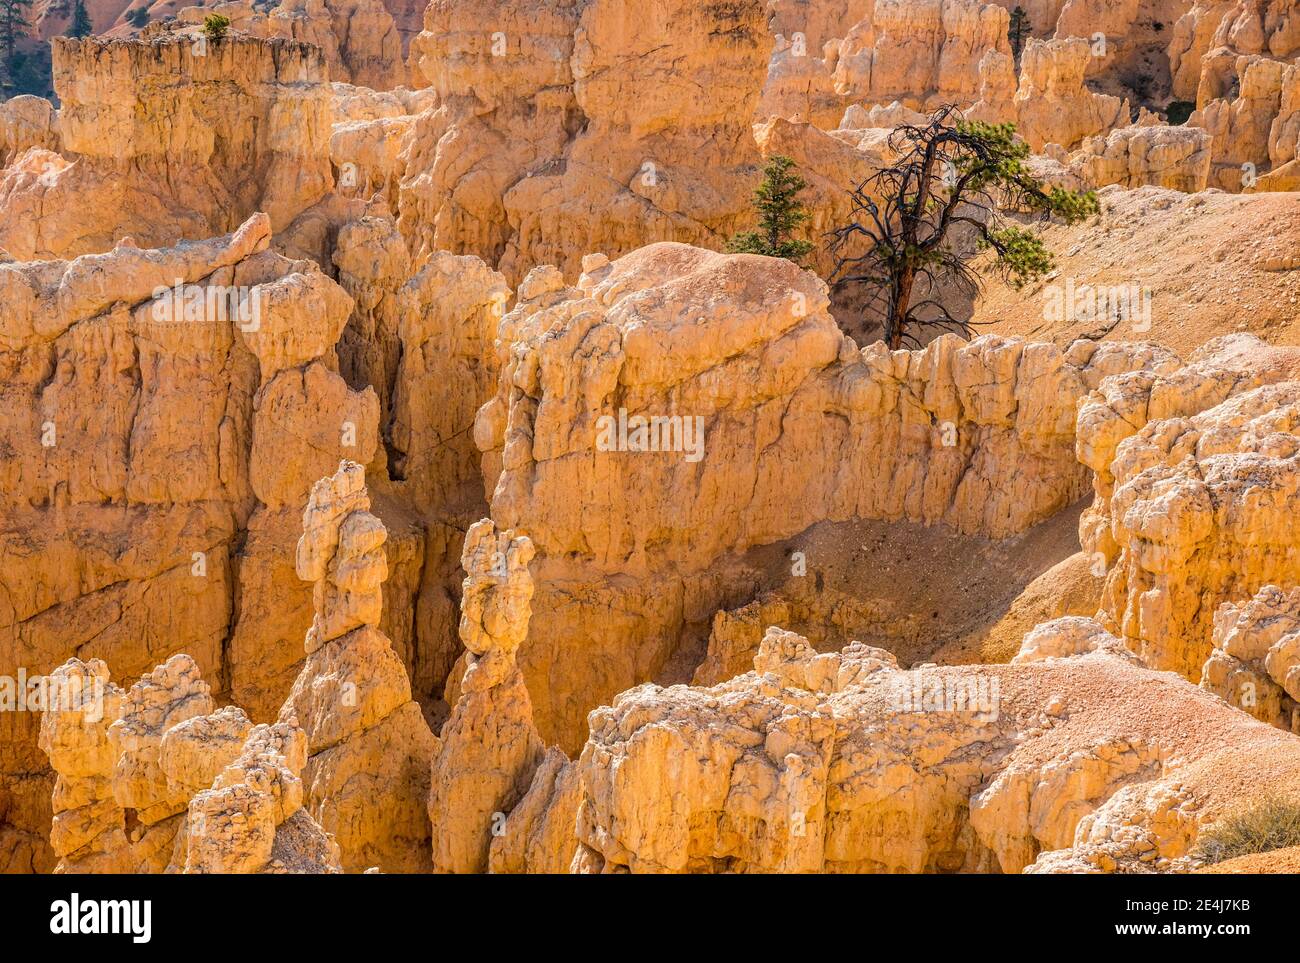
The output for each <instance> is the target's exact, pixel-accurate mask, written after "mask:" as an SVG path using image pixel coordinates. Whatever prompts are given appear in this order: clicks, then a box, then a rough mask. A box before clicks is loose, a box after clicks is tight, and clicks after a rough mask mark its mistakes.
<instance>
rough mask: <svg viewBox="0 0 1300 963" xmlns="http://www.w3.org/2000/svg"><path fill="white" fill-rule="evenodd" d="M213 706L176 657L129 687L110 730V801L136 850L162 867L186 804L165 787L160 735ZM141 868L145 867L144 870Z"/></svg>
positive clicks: (194, 669) (193, 668) (195, 675)
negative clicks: (136, 827) (130, 829)
mask: <svg viewBox="0 0 1300 963" xmlns="http://www.w3.org/2000/svg"><path fill="white" fill-rule="evenodd" d="M214 708H215V704H214V703H213V700H212V695H211V691H210V690H209V688H208V684H207V683H206V682H204V681H203V678H202V675H201V674H200V672H199V667H198V665H197V664H196V663H195V662H194V660H193V659H191V658H190V657H189V656H186V655H174V656H172V657H171V658H170V659H168V660H167V661H166V662H165V663H163V664H162V665H160V666H158V667H157V668H155V669H154V670H153V671H152V672H150V673H149V674H148V675H146V676H144V678H142V679H141V680H140V681H139V682H137V683H135V685H133V686H131V688H130V689H129V690H127V693H126V695H125V697H124V698H123V700H122V715H121V716H120V717H119V718H118V719H117V720H116V721H115V722H114V723H113V724H112V725H111V726H109V727H108V742H109V745H110V746H111V747H112V749H113V752H114V753H115V754H116V756H117V763H116V765H115V766H114V769H113V798H114V799H116V800H117V803H118V805H119V806H121V807H122V809H123V811H124V812H126V813H127V814H128V815H129V817H130V819H131V820H132V821H135V820H138V822H139V824H140V826H141V831H140V834H139V837H138V838H136V837H135V834H134V833H133V834H132V837H133V838H132V842H133V843H136V848H137V850H144V851H147V852H149V853H150V854H152V853H154V852H156V853H158V854H159V862H160V863H161V866H158V867H157V868H155V871H157V869H160V868H161V867H162V866H165V865H166V863H167V857H168V856H170V854H171V846H172V840H173V839H174V837H175V834H176V830H177V822H178V820H177V819H176V818H174V817H176V816H177V815H178V814H179V813H181V812H183V811H184V809H185V806H186V803H187V802H188V801H189V800H188V799H186V798H185V797H184V795H183V794H181V793H180V792H179V791H178V789H176V788H173V787H171V786H169V785H168V781H167V775H166V773H165V772H164V771H163V767H162V758H161V757H162V740H163V735H164V733H166V731H167V730H168V729H170V728H171V727H172V726H175V725H177V724H179V723H181V722H184V721H185V720H187V719H192V718H194V717H196V716H203V715H207V714H208V713H210V712H212V710H213V709H214ZM142 868H144V867H142Z"/></svg>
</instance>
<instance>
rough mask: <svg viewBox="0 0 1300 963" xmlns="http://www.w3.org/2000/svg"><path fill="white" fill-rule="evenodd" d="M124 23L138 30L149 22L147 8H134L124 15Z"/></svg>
mask: <svg viewBox="0 0 1300 963" xmlns="http://www.w3.org/2000/svg"><path fill="white" fill-rule="evenodd" d="M126 22H127V23H129V24H130V25H131V26H133V27H136V28H140V27H143V26H145V25H146V24H147V23H148V22H149V8H148V7H136V8H135V9H134V10H132V11H130V12H129V13H127V15H126Z"/></svg>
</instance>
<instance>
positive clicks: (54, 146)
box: [0, 94, 59, 169]
mask: <svg viewBox="0 0 1300 963" xmlns="http://www.w3.org/2000/svg"><path fill="white" fill-rule="evenodd" d="M56 117H57V115H56V113H55V110H54V106H53V105H52V104H51V103H50V102H49V101H48V100H46V99H45V98H44V97H32V96H29V95H27V94H21V95H19V96H17V97H11V98H10V99H8V100H6V101H4V102H3V103H0V169H3V168H6V167H8V166H9V165H10V164H12V163H13V162H14V161H15V160H16V159H17V158H18V156H19V155H20V154H23V153H25V152H26V151H27V150H28V149H30V148H32V147H40V148H43V149H44V150H48V151H56V152H57V151H58V148H59V131H58V127H57V125H56Z"/></svg>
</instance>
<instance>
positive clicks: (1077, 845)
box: [574, 629, 1300, 872]
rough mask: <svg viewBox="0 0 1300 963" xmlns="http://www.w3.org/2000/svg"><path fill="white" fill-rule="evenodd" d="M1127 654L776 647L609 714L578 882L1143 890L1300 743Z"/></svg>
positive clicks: (596, 750) (597, 749) (1295, 760)
mask: <svg viewBox="0 0 1300 963" xmlns="http://www.w3.org/2000/svg"><path fill="white" fill-rule="evenodd" d="M1115 645H1118V640H1114V639H1112V640H1111V645H1110V646H1099V647H1097V648H1096V649H1095V650H1093V651H1090V652H1087V653H1086V654H1078V655H1071V656H1067V657H1054V658H1046V659H1041V660H1037V661H1033V662H1030V663H1027V664H1021V665H1011V666H967V667H957V668H940V667H926V668H920V669H913V670H911V671H901V670H899V669H898V668H897V667H896V666H895V665H894V663H893V659H892V656H890V655H889V653H887V652H884V651H882V650H878V649H872V648H870V647H868V646H863V645H860V644H857V645H852V646H849V647H848V648H846V649H845V650H844V651H843V652H840V653H833V654H822V655H818V654H816V653H815V652H814V651H813V650H812V649H811V648H810V647H809V646H808V645H807V643H806V642H805V641H804V640H803V639H801V638H800V637H798V636H795V635H792V634H790V633H786V632H782V631H780V630H778V629H772V630H770V631H769V632H768V634H767V637H766V638H765V640H764V643H763V646H762V649H761V650H760V653H759V655H758V656H757V657H756V658H755V660H754V671H753V672H751V673H747V674H745V675H743V676H740V677H738V678H736V679H733V680H731V681H729V682H725V683H722V684H720V685H717V686H714V687H712V688H686V687H683V686H674V687H671V688H667V689H665V688H661V687H659V686H654V685H643V686H638V687H637V688H634V689H632V690H630V691H628V692H626V693H623V694H622V695H621V696H619V698H618V699H616V700H615V702H614V704H613V705H612V706H611V707H608V708H602V709H600V710H598V711H596V712H594V713H593V714H592V719H591V738H590V740H589V742H588V743H587V745H586V747H585V748H584V749H583V752H582V756H581V758H580V760H579V762H578V767H579V769H580V772H581V776H582V783H583V787H584V792H583V798H582V801H581V804H580V807H579V816H578V835H579V840H580V843H581V845H580V850H579V854H578V856H577V858H576V859H575V861H574V866H575V869H577V870H579V871H586V872H629V871H630V872H925V871H929V872H954V871H986V872H987V871H999V870H1000V871H1002V872H1019V871H1022V870H1028V871H1030V872H1043V871H1052V870H1058V869H1060V868H1063V867H1067V866H1068V867H1069V868H1071V869H1073V870H1075V871H1092V872H1097V871H1111V872H1113V871H1129V872H1143V871H1150V870H1153V869H1161V868H1168V867H1170V866H1171V865H1172V862H1173V861H1174V860H1176V859H1178V858H1180V857H1182V856H1184V855H1186V854H1187V852H1188V851H1189V849H1190V848H1191V846H1192V845H1193V843H1194V841H1195V839H1196V836H1197V834H1198V832H1199V830H1200V827H1202V826H1204V825H1206V824H1207V823H1208V822H1211V821H1212V820H1213V819H1214V818H1217V817H1218V816H1219V815H1222V814H1223V812H1224V811H1225V809H1226V808H1228V807H1230V806H1231V805H1233V802H1232V800H1233V799H1234V798H1236V796H1235V793H1237V792H1241V791H1245V792H1250V791H1252V790H1251V789H1250V788H1247V787H1254V791H1262V790H1263V788H1264V787H1265V786H1270V787H1277V786H1284V785H1290V786H1295V785H1297V784H1300V754H1297V751H1296V743H1295V741H1294V737H1292V736H1290V735H1287V734H1284V733H1281V732H1278V731H1277V730H1276V729H1271V728H1270V727H1267V726H1263V725H1260V724H1259V723H1257V722H1255V721H1253V720H1251V719H1249V718H1248V717H1247V716H1245V715H1243V714H1241V713H1239V712H1237V711H1236V710H1234V709H1232V708H1230V707H1228V706H1226V705H1224V704H1223V703H1222V702H1220V701H1218V700H1217V699H1215V698H1214V697H1212V696H1210V695H1209V694H1208V693H1205V692H1203V691H1201V690H1199V689H1197V688H1196V687H1195V686H1192V685H1190V684H1188V683H1186V682H1184V681H1182V680H1180V679H1177V678H1175V677H1173V676H1170V675H1167V674H1161V673H1154V672H1150V671H1148V670H1146V669H1143V668H1140V667H1137V666H1134V665H1132V664H1130V663H1129V662H1128V661H1126V660H1124V659H1117V658H1115V657H1114V656H1113V655H1110V654H1108V653H1107V649H1108V648H1113V647H1114V646H1115ZM1064 648H1067V649H1068V648H1070V646H1065V647H1064ZM922 747H924V748H922ZM1228 747H1231V748H1228Z"/></svg>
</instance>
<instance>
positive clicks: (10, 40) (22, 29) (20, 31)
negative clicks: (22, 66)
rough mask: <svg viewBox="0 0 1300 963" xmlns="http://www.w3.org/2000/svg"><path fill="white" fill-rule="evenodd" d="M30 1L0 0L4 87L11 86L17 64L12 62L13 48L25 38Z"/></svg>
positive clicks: (0, 45) (0, 44) (0, 36)
mask: <svg viewBox="0 0 1300 963" xmlns="http://www.w3.org/2000/svg"><path fill="white" fill-rule="evenodd" d="M31 5H32V0H0V49H2V50H3V53H4V65H3V66H4V76H5V80H6V86H8V87H11V86H12V85H13V81H14V77H15V74H16V73H17V71H18V66H19V64H18V63H16V62H15V60H14V48H15V47H16V46H17V44H18V41H19V40H21V39H22V38H23V37H25V36H27V28H28V26H29V24H28V22H27V10H28V8H29V7H30V6H31Z"/></svg>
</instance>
